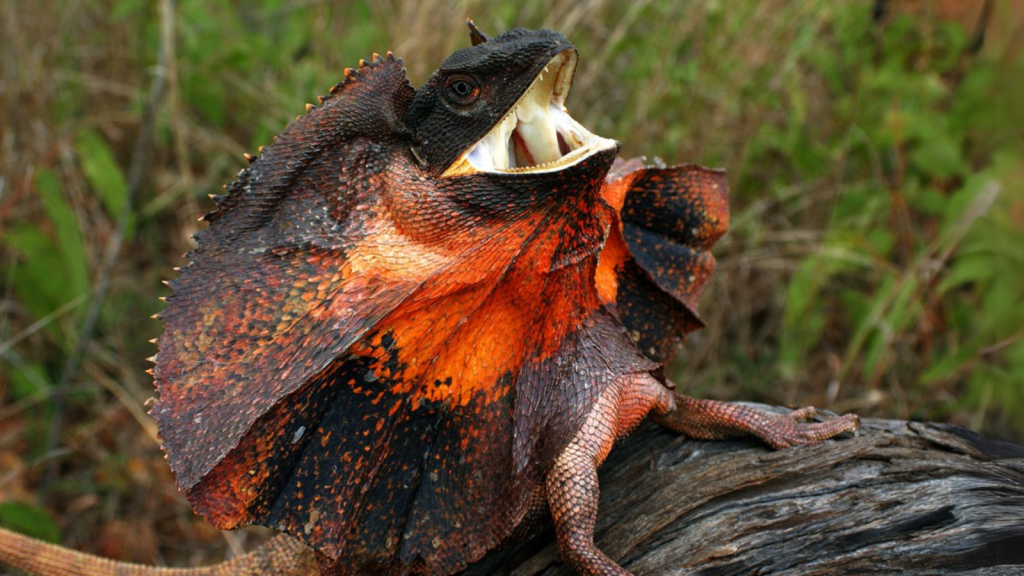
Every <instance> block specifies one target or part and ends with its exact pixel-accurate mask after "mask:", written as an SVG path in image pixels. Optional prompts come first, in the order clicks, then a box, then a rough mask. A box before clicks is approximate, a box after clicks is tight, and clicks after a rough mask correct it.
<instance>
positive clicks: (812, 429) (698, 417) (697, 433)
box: [651, 394, 860, 449]
mask: <svg viewBox="0 0 1024 576" xmlns="http://www.w3.org/2000/svg"><path fill="white" fill-rule="evenodd" d="M672 404H673V405H674V406H672V407H671V408H670V409H669V410H668V411H666V412H665V413H662V414H658V413H652V414H651V418H652V419H653V420H654V421H655V422H657V423H658V424H661V425H662V426H665V427H666V428H668V429H670V430H674V431H676V432H679V433H680V434H684V435H686V436H689V437H691V438H697V439H701V440H726V439H731V438H737V437H741V436H747V435H750V436H756V437H758V438H760V439H761V440H763V441H764V442H765V443H766V444H768V445H769V446H771V447H772V448H775V449H782V448H790V447H793V446H800V445H807V444H817V443H819V442H822V441H824V440H828V439H829V438H832V437H834V436H837V435H839V434H842V433H843V432H854V431H856V430H857V429H858V428H859V427H860V418H858V417H857V415H856V414H844V415H842V416H838V417H836V418H830V419H828V420H825V421H823V422H808V421H809V420H811V419H813V418H814V417H815V416H816V415H817V410H816V409H815V408H813V407H810V406H808V407H804V408H799V409H797V410H794V411H792V412H790V413H789V414H783V415H775V414H769V413H767V412H764V411H762V410H758V409H757V408H754V407H752V406H747V405H744V404H734V403H731V402H719V401H716V400H702V399H699V398H692V397H690V396H684V395H682V394H673V402H672Z"/></svg>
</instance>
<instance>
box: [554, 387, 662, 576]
mask: <svg viewBox="0 0 1024 576" xmlns="http://www.w3.org/2000/svg"><path fill="white" fill-rule="evenodd" d="M671 400H672V398H671V396H670V393H669V391H668V390H667V389H666V388H665V387H664V386H663V385H662V384H661V383H660V382H658V381H657V380H655V379H654V378H653V377H651V376H650V375H649V374H646V373H642V374H631V375H628V376H625V377H623V378H621V379H619V380H618V381H616V382H614V383H613V384H612V385H611V386H609V387H608V389H607V390H605V391H604V392H603V393H602V394H601V397H600V398H599V399H598V401H597V404H596V405H595V406H594V408H593V410H592V411H591V412H590V414H588V415H587V418H586V420H585V421H584V423H583V426H582V427H581V428H580V431H579V432H577V433H576V436H575V437H574V438H573V439H572V441H571V442H570V443H569V445H568V446H566V448H565V449H564V450H563V451H562V452H561V453H560V454H559V455H558V456H557V457H556V458H555V463H554V466H553V468H552V469H551V471H550V472H549V473H548V476H547V481H546V492H547V501H548V506H549V508H550V510H551V516H552V518H553V519H554V522H555V532H556V534H557V537H558V550H559V552H560V553H561V556H562V559H563V560H564V561H565V562H566V563H567V564H568V565H569V566H570V567H571V568H572V569H573V570H575V571H576V572H577V573H579V574H582V575H584V576H631V574H630V573H629V572H628V571H626V570H624V569H623V568H622V567H620V566H619V565H618V564H616V563H615V562H614V561H613V560H612V559H611V558H609V557H608V556H606V555H605V554H604V553H603V552H601V551H600V550H598V549H597V547H596V546H595V545H594V524H595V522H596V520H597V504H598V499H599V488H598V480H597V468H598V466H600V465H601V463H603V462H604V460H605V458H606V457H607V456H608V452H610V451H611V448H612V445H613V444H614V443H615V440H617V439H618V438H621V437H622V436H625V435H626V434H628V433H629V431H630V430H632V429H633V428H635V427H636V425H637V424H639V423H640V422H641V421H642V420H643V419H644V417H645V416H646V415H647V414H648V413H649V412H651V411H652V410H656V411H661V412H665V411H668V410H669V409H670V407H671Z"/></svg>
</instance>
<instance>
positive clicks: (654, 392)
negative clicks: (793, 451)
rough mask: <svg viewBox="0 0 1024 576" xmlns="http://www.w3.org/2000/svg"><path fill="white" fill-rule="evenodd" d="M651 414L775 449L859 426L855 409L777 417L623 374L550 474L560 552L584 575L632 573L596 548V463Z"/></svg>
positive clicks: (701, 434)
mask: <svg viewBox="0 0 1024 576" xmlns="http://www.w3.org/2000/svg"><path fill="white" fill-rule="evenodd" d="M648 414H650V416H651V419H652V420H654V421H655V422H657V423H658V424H660V425H662V426H665V427H666V428H668V429H670V430H673V431H675V432H679V433H681V434H684V435H686V436H688V437H690V438H697V439H702V440H724V439H728V438H736V437H739V436H745V435H752V436H756V437H758V438H761V439H762V440H764V441H765V442H766V443H767V444H769V445H770V446H772V447H773V448H776V449H780V448H788V447H791V446H796V445H801V444H816V443H818V442H821V441H823V440H827V439H828V438H832V437H833V436H836V435H838V434H841V433H843V432H850V431H853V430H856V429H857V427H858V426H859V420H858V418H857V416H855V415H853V414H847V415H844V416H840V417H838V418H833V419H831V420H827V421H825V422H814V423H809V422H804V421H805V420H808V419H810V418H813V417H814V415H815V410H814V408H801V409H799V410H795V411H793V412H792V413H790V414H787V415H783V416H776V415H772V414H767V413H765V412H762V411H761V410H758V409H756V408H753V407H750V406H745V405H742V404H733V403H729V402H719V401H715V400H701V399H698V398H692V397H690V396H684V395H682V394H678V393H675V392H672V391H670V390H669V389H668V388H666V387H665V386H664V385H663V384H661V383H660V382H658V381H657V380H655V379H654V378H653V377H652V376H650V375H649V374H646V373H644V374H631V375H629V376H626V377H624V378H621V379H619V380H618V381H616V382H615V383H613V384H612V385H611V386H609V387H608V389H607V390H606V391H605V392H604V393H603V394H602V395H601V397H600V398H599V399H598V402H597V404H596V405H595V407H594V409H593V410H592V411H591V413H590V414H589V415H588V416H587V419H586V421H585V422H584V424H583V426H582V427H581V428H580V431H579V432H578V433H577V434H576V436H575V437H574V438H573V439H572V441H571V442H570V443H569V445H568V446H567V447H566V448H565V450H563V451H562V453H561V454H559V455H558V457H557V458H556V459H555V464H554V467H553V468H552V470H551V472H549V474H548V477H547V483H546V489H547V500H548V506H549V507H550V508H551V515H552V517H553V518H554V521H555V532H556V534H557V537H558V549H559V552H560V553H561V555H562V558H563V559H564V560H565V562H566V563H567V564H569V566H570V567H572V569H573V570H575V571H576V572H578V573H579V574H583V575H585V576H630V573H629V572H627V571H626V570H624V569H623V568H622V567H620V566H619V565H618V564H616V563H615V562H614V561H612V560H611V559H610V558H608V557H607V556H606V555H605V554H604V553H603V552H601V551H600V550H598V549H597V547H596V546H595V545H594V524H595V522H596V520H597V504H598V498H599V488H598V481H597V468H598V467H599V466H600V465H601V464H602V463H603V462H604V460H605V458H606V457H607V456H608V453H609V452H610V451H611V448H612V445H613V444H614V443H615V440H617V439H618V438H621V437H623V436H625V435H626V434H628V433H629V432H630V431H631V430H632V429H633V428H634V427H636V425H637V424H639V423H640V421H641V420H643V418H644V417H645V416H647V415H648Z"/></svg>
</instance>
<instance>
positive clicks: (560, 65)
mask: <svg viewBox="0 0 1024 576" xmlns="http://www.w3.org/2000/svg"><path fill="white" fill-rule="evenodd" d="M550 64H554V65H555V68H554V73H552V71H551V66H550ZM575 67H576V60H575V53H569V52H564V53H562V54H560V55H558V56H556V57H555V59H554V60H552V61H551V63H549V65H548V66H545V67H544V70H543V71H542V72H540V73H539V74H538V75H537V78H536V79H534V81H533V84H531V85H530V88H529V89H527V91H526V93H525V94H523V95H522V96H521V97H520V99H519V101H518V102H516V104H515V106H513V107H512V109H511V110H509V112H508V113H507V114H506V115H505V117H504V118H502V120H501V122H499V123H498V124H497V125H495V127H494V128H492V129H491V131H490V132H488V133H487V135H486V136H484V137H483V138H482V139H480V141H479V142H477V143H476V144H475V145H474V146H473V147H472V148H471V149H470V150H469V151H467V152H466V153H465V154H464V155H463V156H461V157H460V158H459V159H458V160H457V161H456V162H454V163H453V164H452V165H451V166H449V167H448V169H447V170H446V171H445V173H444V174H442V177H446V176H458V175H463V174H472V173H476V172H481V171H482V172H495V171H497V172H537V171H556V170H560V169H564V168H567V167H568V166H571V165H573V164H575V163H577V162H579V161H581V160H583V159H584V158H587V157H589V156H591V155H592V154H594V153H596V152H598V151H600V150H606V149H608V148H611V147H613V146H615V145H616V144H615V141H614V140H608V139H606V138H601V137H600V136H596V135H594V134H591V133H590V132H589V131H588V130H587V129H586V128H584V127H583V126H581V125H580V124H579V123H578V122H576V120H574V119H573V118H572V117H571V116H569V114H568V112H567V110H566V108H565V104H564V102H565V96H566V94H567V92H568V89H569V86H570V84H571V82H572V74H573V71H574V69H575ZM559 139H561V140H562V142H563V144H562V145H561V147H560V146H559ZM563 151H564V152H565V153H564V154H563Z"/></svg>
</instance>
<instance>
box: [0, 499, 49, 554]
mask: <svg viewBox="0 0 1024 576" xmlns="http://www.w3.org/2000/svg"><path fill="white" fill-rule="evenodd" d="M0 526H3V527H4V528H7V529H8V530H14V531H15V532H19V533H21V534H24V535H26V536H32V537H33V538H39V539H40V540H45V541H47V542H52V543H54V544H59V543H60V528H58V527H57V523H56V522H54V521H53V518H51V517H50V514H49V513H48V512H47V511H46V510H43V509H42V508H37V507H35V506H30V505H28V504H22V503H20V502H0Z"/></svg>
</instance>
